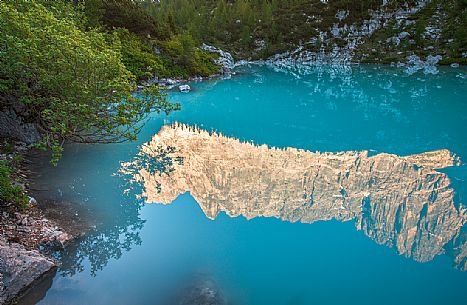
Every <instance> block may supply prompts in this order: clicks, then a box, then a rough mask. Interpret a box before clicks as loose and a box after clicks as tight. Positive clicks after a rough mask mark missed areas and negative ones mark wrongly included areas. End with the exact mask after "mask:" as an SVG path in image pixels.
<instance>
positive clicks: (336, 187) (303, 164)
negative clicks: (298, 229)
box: [122, 124, 467, 269]
mask: <svg viewBox="0 0 467 305" xmlns="http://www.w3.org/2000/svg"><path fill="white" fill-rule="evenodd" d="M459 163H460V161H459V159H458V158H457V157H456V156H455V155H453V154H452V153H450V152H449V151H448V150H438V151H433V152H427V153H422V154H416V155H410V156H397V155H393V154H386V153H381V154H377V155H374V156H369V155H368V152H367V151H350V152H340V153H320V152H310V151H305V150H300V149H295V148H286V149H278V148H274V147H268V146H266V145H261V146H258V145H254V144H252V143H245V142H240V141H239V140H237V139H234V138H229V137H225V136H223V135H221V134H217V133H209V132H207V131H202V130H199V129H196V128H192V127H188V126H185V125H179V124H176V125H172V126H164V127H163V128H162V129H161V130H160V132H159V133H158V134H156V135H155V136H154V137H153V138H152V140H151V141H150V142H149V143H147V144H145V145H144V146H143V147H142V149H141V152H140V154H139V156H138V157H137V158H136V159H135V160H134V161H132V162H129V163H124V164H122V172H123V173H126V174H130V175H131V176H132V178H133V179H134V181H136V182H138V183H141V184H142V185H143V186H144V187H143V193H142V194H141V196H143V197H144V198H145V199H146V201H147V202H157V203H163V204H170V203H171V202H172V201H173V200H174V199H175V198H176V197H177V196H178V195H180V194H183V193H185V192H190V194H191V195H192V196H193V197H194V198H195V199H196V201H197V202H198V204H199V205H200V206H201V208H202V210H203V211H204V213H205V214H206V216H207V217H209V218H211V219H213V218H215V217H216V216H217V215H218V214H219V213H220V212H225V213H226V214H227V215H229V216H231V217H236V216H239V215H243V216H244V217H246V218H247V219H251V218H254V217H259V216H265V217H275V218H279V219H282V220H286V221H291V222H296V221H300V222H303V223H313V222H315V221H319V220H330V219H337V220H340V221H348V220H354V221H355V224H356V227H357V229H359V230H363V232H364V233H365V234H366V235H367V236H369V237H370V238H372V239H373V240H375V241H376V242H377V243H379V244H384V245H387V246H390V247H394V248H395V249H396V250H397V252H398V253H400V254H402V255H405V256H407V257H411V258H413V259H414V260H417V261H429V260H432V259H433V258H434V257H435V256H436V255H438V254H441V253H443V252H444V251H445V247H447V246H448V244H449V243H450V242H451V241H452V240H453V239H454V238H457V239H458V240H457V242H456V245H457V248H456V249H458V250H457V253H458V254H455V255H454V258H453V259H454V261H455V263H456V264H457V265H458V266H459V267H460V268H462V269H465V250H463V249H464V240H463V239H462V238H464V239H465V236H464V237H462V236H460V235H459V234H460V233H459V232H460V231H461V228H463V226H464V224H465V222H466V218H467V217H466V209H465V208H464V207H463V206H462V205H456V204H455V203H454V194H455V192H454V190H453V188H452V186H451V181H450V179H449V177H448V176H447V175H446V174H444V173H441V172H439V171H437V169H440V168H444V167H448V166H456V165H459ZM462 262H463V263H462Z"/></svg>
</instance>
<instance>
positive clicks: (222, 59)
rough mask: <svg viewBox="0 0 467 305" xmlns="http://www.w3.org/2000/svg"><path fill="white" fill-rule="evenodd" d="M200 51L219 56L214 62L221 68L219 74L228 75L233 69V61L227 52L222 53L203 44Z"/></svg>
mask: <svg viewBox="0 0 467 305" xmlns="http://www.w3.org/2000/svg"><path fill="white" fill-rule="evenodd" d="M201 49H202V50H204V51H206V52H209V53H216V54H218V55H219V57H218V58H217V59H216V60H215V61H214V62H215V63H216V64H217V65H219V66H220V67H221V70H220V71H219V72H220V73H221V74H226V73H230V71H231V70H232V69H233V68H234V67H235V61H234V59H233V57H232V54H230V53H229V52H226V51H223V50H221V49H219V48H216V47H214V46H210V45H207V44H205V43H203V45H202V46H201Z"/></svg>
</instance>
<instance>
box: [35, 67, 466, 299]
mask: <svg viewBox="0 0 467 305" xmlns="http://www.w3.org/2000/svg"><path fill="white" fill-rule="evenodd" d="M302 72H303V71H302ZM302 72H300V71H297V70H286V71H274V69H272V68H268V67H261V66H253V67H241V68H239V69H238V71H237V74H236V75H234V76H232V78H231V79H226V80H212V81H205V82H201V83H193V84H190V85H191V86H192V88H193V91H192V92H190V93H177V92H171V93H170V94H169V98H170V99H171V100H172V101H175V102H180V103H181V106H182V110H181V111H179V112H176V113H173V114H170V115H169V116H163V115H154V116H152V117H151V118H150V119H149V121H148V122H147V123H146V125H145V127H144V129H143V130H142V132H141V134H140V137H139V139H138V141H137V142H131V143H124V144H113V145H87V146H85V145H73V146H68V147H67V148H66V151H65V155H64V157H63V159H62V160H61V161H60V164H59V166H58V167H57V168H50V167H47V166H44V167H43V168H42V169H41V174H42V176H43V177H45V179H44V180H43V181H42V182H41V183H42V184H43V188H46V189H48V191H47V192H43V193H41V194H38V196H39V199H41V197H43V198H46V197H52V198H54V199H56V200H59V201H60V200H63V201H67V202H74V203H76V204H78V205H80V206H82V207H84V208H86V209H87V210H88V211H90V213H91V214H92V216H93V217H92V218H93V219H95V220H96V221H97V222H96V228H95V230H93V231H92V232H91V233H89V234H88V235H87V236H86V237H84V238H82V239H81V240H79V241H78V242H77V243H76V244H74V245H73V246H72V247H70V248H69V249H68V250H67V252H66V253H63V254H62V257H61V259H62V260H63V262H64V263H63V266H62V267H61V268H60V269H59V270H58V272H57V274H56V275H55V277H54V278H53V282H52V283H51V287H50V288H49V289H48V290H47V289H46V291H47V293H46V295H45V296H44V297H43V299H42V300H41V301H40V302H39V303H38V304H42V305H45V304H48V305H52V304H54V305H55V304H57V305H58V304H69V305H75V304H76V305H78V304H79V305H82V304H102V305H119V304H121V305H124V304H125V305H126V304H141V305H149V304H168V301H167V300H168V299H170V298H171V296H172V295H173V294H176V293H177V291H178V289H179V288H180V287H181V286H183V285H185V283H186V282H189V281H190V279H191V278H192V277H193V275H194V274H200V273H202V274H207V275H209V277H211V278H213V279H215V281H216V282H217V284H218V286H219V288H220V290H221V291H222V293H223V294H224V295H225V296H226V298H227V299H229V300H230V301H231V303H232V304H245V305H266V304H267V305H269V304H271V305H272V304H277V305H292V304H294V305H299V304H304V305H305V304H354V303H358V304H362V305H363V304H466V302H467V289H466V287H467V272H465V271H462V269H465V267H466V264H467V262H466V260H467V245H465V240H466V239H467V232H466V229H465V225H463V224H464V223H465V219H466V212H465V205H464V203H465V198H466V197H465V195H466V191H467V184H466V180H465V179H466V178H467V167H466V166H462V165H461V166H454V167H449V168H446V169H442V170H441V171H442V172H443V173H445V174H447V177H448V178H449V180H447V181H449V182H450V185H449V189H452V191H453V194H454V195H453V197H452V198H449V200H451V199H452V200H453V203H452V204H451V203H449V204H451V207H453V208H452V209H451V210H450V211H451V212H450V213H451V214H449V215H450V216H452V215H454V216H455V217H454V216H453V217H454V218H455V219H456V221H457V224H458V227H456V228H453V227H452V226H453V225H452V224H451V222H448V217H447V216H446V215H445V214H442V215H441V216H439V215H438V216H439V217H436V218H435V219H433V220H431V219H429V216H427V215H430V214H429V213H430V211H431V207H430V205H436V204H437V202H439V201H440V200H443V199H442V198H441V199H440V198H431V197H430V200H429V201H430V202H429V203H428V202H427V203H426V206H427V209H428V210H429V211H428V212H423V213H421V214H420V216H419V218H417V219H419V222H418V225H417V224H416V225H415V227H417V226H418V231H417V232H421V233H416V234H415V235H416V236H417V237H416V238H415V241H413V243H411V244H410V247H409V249H408V250H407V251H408V252H406V253H402V252H401V251H400V250H399V249H398V248H397V246H396V243H397V241H396V238H394V239H391V237H393V236H396V235H397V234H393V232H394V231H398V232H397V233H399V231H400V230H401V229H398V227H397V226H395V228H394V229H393V230H392V231H390V232H389V233H388V232H386V231H384V233H385V236H384V238H385V239H384V240H382V239H381V238H380V235H379V234H380V233H381V232H383V230H385V228H386V222H389V221H390V220H389V219H386V218H381V219H378V218H377V217H376V218H375V219H373V221H372V222H371V223H370V224H368V223H367V225H368V226H370V225H371V230H370V229H368V228H367V229H368V230H365V229H363V230H357V227H358V225H357V226H356V224H355V223H356V221H355V220H348V219H340V218H339V217H338V219H339V220H335V219H333V220H327V221H317V222H314V223H302V222H300V221H298V222H290V221H283V219H288V220H290V217H289V218H287V217H282V218H281V217H255V218H253V219H250V220H247V218H245V217H243V216H238V217H229V216H228V215H227V214H226V213H224V212H221V213H220V214H219V215H217V217H215V219H214V220H212V219H210V218H209V217H207V215H206V214H205V213H204V212H203V210H202V209H201V207H200V205H202V203H201V202H196V200H195V199H194V198H193V197H192V196H191V195H190V192H186V193H183V192H181V194H180V195H179V196H178V197H177V198H176V199H175V200H174V201H173V202H172V204H168V205H162V204H156V203H151V204H149V203H146V202H145V201H147V196H146V197H145V196H143V198H141V199H137V197H136V196H135V195H136V194H141V193H142V192H143V193H144V191H145V190H144V189H143V188H142V187H143V186H142V185H138V184H131V183H130V182H129V179H128V176H125V175H121V174H119V170H120V169H121V166H122V165H121V163H122V162H130V161H132V160H134V159H135V157H136V156H137V155H138V153H139V151H140V146H141V145H142V144H143V143H146V142H148V141H150V140H151V138H152V137H153V135H155V134H157V133H158V132H159V131H160V129H161V127H162V126H164V125H170V124H172V123H174V122H180V123H183V124H186V125H189V126H197V127H198V128H200V129H202V130H207V131H216V132H220V133H222V134H223V135H225V136H226V137H228V138H236V139H239V140H241V141H245V142H252V143H254V144H257V145H261V144H267V145H268V146H270V147H272V146H274V147H278V148H286V147H293V148H297V149H304V150H309V151H312V152H315V151H320V152H342V151H361V150H368V151H369V156H374V155H377V154H379V153H390V154H395V155H397V156H407V155H411V154H418V153H424V152H429V151H435V150H440V149H447V150H449V151H450V152H451V153H453V154H456V155H457V156H458V157H460V159H461V160H462V161H465V160H467V69H466V68H459V69H452V68H440V72H439V73H438V74H436V75H431V74H430V75H424V74H423V73H421V72H419V73H415V74H413V75H408V74H406V73H405V72H404V71H402V70H401V69H398V68H391V67H379V66H372V65H369V66H364V65H362V66H355V67H352V68H332V67H321V68H319V69H318V68H316V69H311V70H309V71H307V73H302ZM206 170H207V169H206ZM416 170H417V169H415V171H416ZM198 172H199V175H200V176H202V175H203V170H200V171H198ZM264 172H267V169H264ZM275 175H276V174H270V176H271V177H272V176H274V177H276V176H275ZM276 178H277V177H276ZM446 179H447V178H446ZM276 180H277V179H276ZM239 181H240V182H239V183H237V185H236V186H235V187H236V189H237V194H238V190H240V193H241V191H242V190H243V191H244V193H245V194H248V193H250V192H252V189H251V187H249V186H247V185H241V180H239ZM44 184H45V185H44ZM279 184H280V183H279ZM395 185H396V186H397V184H395ZM165 186H166V187H168V188H170V187H171V185H165ZM129 188H130V190H129ZM401 188H402V186H401ZM128 190H129V192H127V191H128ZM217 190H218V193H216V195H215V196H214V195H213V196H211V197H212V198H218V197H219V198H220V197H222V196H223V195H225V194H223V192H222V188H220V191H219V189H217ZM187 191H189V190H187ZM192 192H194V190H192ZM401 194H402V195H401V196H402V197H403V198H406V197H407V196H409V195H407V194H406V193H404V191H403V190H401ZM210 195H211V194H210ZM370 195H371V194H370ZM216 196H217V197H216ZM329 196H334V194H329ZM404 196H405V197H404ZM229 198H230V197H228V196H227V199H226V200H229ZM248 200H250V201H251V200H252V199H251V198H250V199H245V204H246V205H248V203H249V201H248ZM388 200H389V199H388ZM283 201H284V203H283V204H285V205H286V204H287V202H286V201H287V199H283ZM166 203H168V202H166ZM422 204H425V202H423V203H422ZM407 209H410V207H409V208H407ZM372 211H373V210H372ZM372 211H370V212H372ZM263 215H264V213H263ZM208 216H210V215H208ZM258 216H261V215H258ZM266 216H268V215H266ZM211 218H212V217H211ZM334 218H335V217H334ZM342 218H345V217H342ZM454 218H452V217H451V218H449V219H454ZM427 219H428V220H427ZM344 220H348V221H344ZM424 221H425V222H426V224H423V223H424ZM304 222H307V221H304ZM308 222H311V221H308ZM459 223H460V225H459ZM434 227H436V228H437V229H436V234H435V233H433V232H435V231H433V230H434V229H433V230H432V228H434ZM360 228H362V227H360ZM440 228H441V229H440ZM367 231H369V232H367ZM417 234H419V235H417ZM433 241H436V242H433ZM399 242H400V243H404V242H405V240H403V241H400V240H399ZM382 243H383V244H382ZM434 244H436V245H438V246H439V248H434V246H433V245H434ZM169 303H170V302H169Z"/></svg>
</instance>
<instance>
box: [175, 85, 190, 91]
mask: <svg viewBox="0 0 467 305" xmlns="http://www.w3.org/2000/svg"><path fill="white" fill-rule="evenodd" d="M178 90H180V92H190V90H191V87H190V86H189V85H181V86H178Z"/></svg>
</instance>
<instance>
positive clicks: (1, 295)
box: [0, 239, 56, 304]
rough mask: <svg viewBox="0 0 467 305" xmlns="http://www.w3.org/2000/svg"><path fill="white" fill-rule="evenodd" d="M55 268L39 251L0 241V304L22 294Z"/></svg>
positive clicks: (53, 263)
mask: <svg viewBox="0 0 467 305" xmlns="http://www.w3.org/2000/svg"><path fill="white" fill-rule="evenodd" d="M55 267H56V265H55V262H53V261H52V260H51V259H49V258H47V257H45V256H43V255H41V254H40V253H39V251H37V250H27V249H26V248H24V246H22V245H20V244H17V243H11V244H10V243H8V242H6V241H5V240H3V239H0V271H1V272H0V304H4V303H5V302H8V301H10V300H11V299H12V298H14V297H16V296H17V295H18V294H20V293H22V292H24V291H25V290H26V289H28V287H30V286H31V285H32V284H33V283H34V282H35V281H36V280H38V279H39V278H40V277H41V276H42V275H44V274H45V273H47V272H49V271H50V270H52V269H53V268H55Z"/></svg>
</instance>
